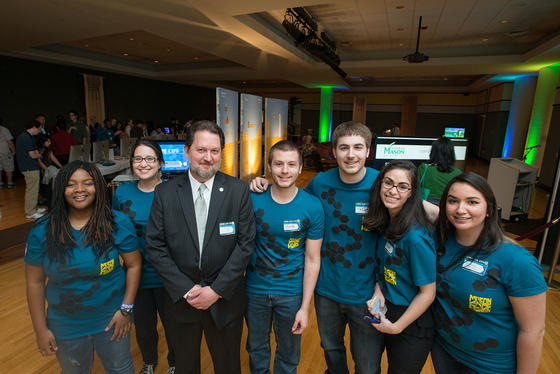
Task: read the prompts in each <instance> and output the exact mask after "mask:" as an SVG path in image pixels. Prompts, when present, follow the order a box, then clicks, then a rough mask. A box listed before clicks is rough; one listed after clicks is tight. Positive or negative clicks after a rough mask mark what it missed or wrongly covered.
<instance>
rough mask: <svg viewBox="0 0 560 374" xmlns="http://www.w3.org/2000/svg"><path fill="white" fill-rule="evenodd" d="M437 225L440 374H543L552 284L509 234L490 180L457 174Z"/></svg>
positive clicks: (445, 193)
mask: <svg viewBox="0 0 560 374" xmlns="http://www.w3.org/2000/svg"><path fill="white" fill-rule="evenodd" d="M436 229H437V230H436V231H437V240H438V250H437V297H436V301H435V302H434V304H433V311H434V319H435V323H436V339H435V342H434V346H433V348H432V361H433V363H434V368H435V371H436V373H437V374H455V373H467V374H471V373H496V374H499V373H516V372H517V373H536V372H537V369H538V367H539V361H540V357H541V351H542V344H543V336H544V329H545V314H546V291H547V289H548V287H547V285H546V283H545V281H544V277H543V274H542V269H541V267H540V265H539V263H538V261H537V259H536V258H535V257H533V256H532V255H531V253H529V252H528V251H527V250H526V249H525V248H523V247H521V246H519V245H518V244H517V243H516V242H514V241H513V240H511V239H509V238H508V237H507V236H505V234H504V233H503V231H502V228H501V225H500V221H499V217H498V214H497V205H496V198H495V197H494V193H493V192H492V189H491V187H490V185H489V184H488V182H486V180H485V179H484V178H482V177H481V176H479V175H477V174H475V173H465V174H461V175H458V176H456V177H455V178H453V179H452V180H451V181H450V182H449V184H448V185H447V187H446V188H445V190H444V191H443V194H442V196H441V203H440V212H439V220H438V223H437V226H436Z"/></svg>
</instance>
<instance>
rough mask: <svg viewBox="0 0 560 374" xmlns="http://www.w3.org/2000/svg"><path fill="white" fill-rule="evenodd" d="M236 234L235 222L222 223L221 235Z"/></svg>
mask: <svg viewBox="0 0 560 374" xmlns="http://www.w3.org/2000/svg"><path fill="white" fill-rule="evenodd" d="M233 234H235V222H223V223H220V236H226V235H233Z"/></svg>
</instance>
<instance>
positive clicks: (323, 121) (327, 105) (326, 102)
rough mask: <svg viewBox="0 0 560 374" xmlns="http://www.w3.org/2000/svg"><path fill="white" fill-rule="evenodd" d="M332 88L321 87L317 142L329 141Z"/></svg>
mask: <svg viewBox="0 0 560 374" xmlns="http://www.w3.org/2000/svg"><path fill="white" fill-rule="evenodd" d="M333 92H334V90H333V87H332V86H321V108H320V111H319V142H321V143H323V142H330V141H331V130H332V108H333Z"/></svg>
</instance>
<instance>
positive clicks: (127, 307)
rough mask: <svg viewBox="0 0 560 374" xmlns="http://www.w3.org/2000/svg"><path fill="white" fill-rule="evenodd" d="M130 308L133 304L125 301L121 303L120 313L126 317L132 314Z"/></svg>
mask: <svg viewBox="0 0 560 374" xmlns="http://www.w3.org/2000/svg"><path fill="white" fill-rule="evenodd" d="M132 308H134V304H126V303H122V304H121V309H120V311H121V314H122V315H123V316H125V317H128V316H130V315H131V314H132Z"/></svg>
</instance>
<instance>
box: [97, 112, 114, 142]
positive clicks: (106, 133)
mask: <svg viewBox="0 0 560 374" xmlns="http://www.w3.org/2000/svg"><path fill="white" fill-rule="evenodd" d="M114 136H115V133H114V132H113V130H111V121H110V120H109V119H108V118H105V119H104V120H103V128H102V129H101V130H99V131H98V132H97V140H98V141H100V142H101V141H104V140H107V141H108V142H109V144H111V143H113V138H114Z"/></svg>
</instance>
